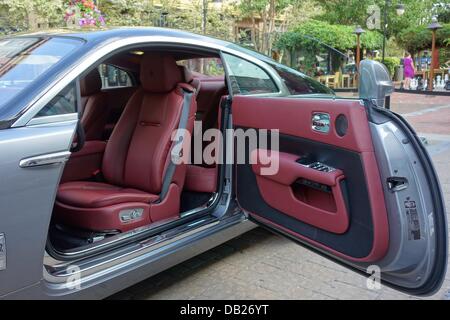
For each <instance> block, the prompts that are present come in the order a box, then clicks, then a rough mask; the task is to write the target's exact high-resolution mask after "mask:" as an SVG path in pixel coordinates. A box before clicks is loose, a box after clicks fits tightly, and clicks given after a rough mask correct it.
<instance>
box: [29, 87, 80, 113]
mask: <svg viewBox="0 0 450 320" xmlns="http://www.w3.org/2000/svg"><path fill="white" fill-rule="evenodd" d="M75 112H77V90H76V86H75V83H72V84H70V85H68V86H67V87H65V88H64V89H63V90H62V91H61V92H60V93H59V94H57V95H56V97H54V98H53V99H52V100H51V101H50V102H49V103H48V104H47V105H46V106H45V107H44V108H42V109H41V111H39V113H38V114H37V115H36V117H47V116H56V115H61V114H67V113H75Z"/></svg>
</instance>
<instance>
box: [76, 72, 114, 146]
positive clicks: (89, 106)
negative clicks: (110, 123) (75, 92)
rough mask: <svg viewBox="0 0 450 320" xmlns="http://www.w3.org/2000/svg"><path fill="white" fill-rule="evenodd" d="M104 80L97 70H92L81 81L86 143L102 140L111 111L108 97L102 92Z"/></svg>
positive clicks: (82, 121) (82, 119) (82, 120)
mask: <svg viewBox="0 0 450 320" xmlns="http://www.w3.org/2000/svg"><path fill="white" fill-rule="evenodd" d="M101 89H102V79H101V78H100V73H99V72H98V70H97V69H94V70H92V71H91V72H90V73H89V74H87V75H86V76H85V77H84V78H83V79H81V81H80V93H81V105H82V107H83V116H82V117H81V124H82V125H83V128H84V134H85V137H86V141H89V140H101V139H102V137H103V130H104V128H105V125H106V122H107V119H108V115H109V109H108V103H107V96H106V94H105V93H103V92H102V91H101Z"/></svg>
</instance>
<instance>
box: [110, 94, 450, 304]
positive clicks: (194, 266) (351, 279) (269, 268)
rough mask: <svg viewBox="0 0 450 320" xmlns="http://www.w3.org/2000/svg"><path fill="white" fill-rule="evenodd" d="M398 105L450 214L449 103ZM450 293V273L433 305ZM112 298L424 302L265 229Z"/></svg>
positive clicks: (400, 99)
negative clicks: (423, 143) (423, 144)
mask: <svg viewBox="0 0 450 320" xmlns="http://www.w3.org/2000/svg"><path fill="white" fill-rule="evenodd" d="M392 103H393V106H392V109H393V110H394V111H396V112H399V113H402V114H404V115H405V117H406V118H407V119H408V121H410V123H412V124H413V126H415V128H416V130H417V132H419V134H420V135H421V136H424V137H425V138H427V141H428V147H429V151H430V153H431V155H432V158H433V161H434V164H435V166H436V169H437V171H438V174H439V178H440V181H441V185H442V189H443V192H444V194H445V201H446V207H447V208H450V161H449V159H450V97H427V96H418V95H413V94H395V95H394V96H393V98H392ZM447 212H448V211H447ZM449 220H450V219H449ZM449 290H450V273H449V272H448V273H447V275H446V279H445V282H444V285H443V287H442V289H441V290H440V291H439V292H438V293H436V294H435V295H434V296H432V297H429V298H427V299H450V291H449ZM111 298H113V299H230V300H235V299H283V300H286V299H418V298H417V297H412V296H407V295H404V294H402V293H399V292H397V291H395V290H392V289H390V288H387V287H384V286H383V287H382V288H381V289H380V290H369V289H367V286H366V277H363V276H361V275H359V274H356V273H354V272H352V271H349V270H347V269H346V268H344V267H342V266H340V265H338V264H336V263H333V262H331V261H329V260H327V259H325V258H322V257H320V256H318V255H316V254H314V253H312V252H310V251H308V250H307V249H305V248H303V247H301V246H299V245H296V244H294V243H293V242H291V241H289V240H286V239H284V238H283V237H280V236H277V235H274V234H272V233H270V232H268V231H266V230H263V229H261V228H258V229H255V230H253V231H250V232H248V233H246V234H244V235H242V236H240V237H239V238H236V239H233V240H231V241H229V242H227V243H225V244H223V245H221V246H219V247H217V248H215V249H213V250H210V251H208V252H205V253H204V254H201V255H199V256H197V257H195V258H193V259H190V260H188V261H186V262H184V263H182V264H180V265H177V266H175V267H173V268H171V269H169V270H167V271H165V272H162V273H160V274H158V275H156V276H154V277H151V278H149V279H147V280H145V281H143V282H141V283H139V284H137V285H135V286H133V287H130V288H128V289H126V290H124V291H122V292H120V293H118V294H116V295H114V296H112V297H111Z"/></svg>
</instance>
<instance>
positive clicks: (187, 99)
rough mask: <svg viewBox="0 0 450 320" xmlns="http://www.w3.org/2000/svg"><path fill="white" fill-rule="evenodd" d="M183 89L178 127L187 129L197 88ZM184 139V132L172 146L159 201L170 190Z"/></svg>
mask: <svg viewBox="0 0 450 320" xmlns="http://www.w3.org/2000/svg"><path fill="white" fill-rule="evenodd" d="M181 90H182V92H183V96H184V100H183V107H182V110H181V116H180V122H179V124H178V129H186V127H187V123H188V119H189V113H190V109H191V101H192V95H193V94H195V90H194V91H191V90H189V89H188V88H185V87H181ZM183 141H184V134H183V135H182V136H180V138H179V139H178V141H176V142H174V146H173V147H172V151H171V154H170V162H169V165H168V167H167V170H166V174H165V175H164V179H163V183H162V187H161V193H160V194H159V202H161V201H162V200H163V199H164V198H165V197H166V195H167V192H168V191H169V187H170V183H171V182H172V178H173V175H174V174H175V170H176V168H177V165H176V163H175V162H178V161H176V160H180V158H181V157H182V155H180V154H179V153H177V150H178V148H177V146H178V145H180V144H183Z"/></svg>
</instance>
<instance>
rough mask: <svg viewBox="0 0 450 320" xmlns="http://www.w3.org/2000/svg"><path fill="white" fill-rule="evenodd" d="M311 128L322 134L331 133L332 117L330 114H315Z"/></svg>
mask: <svg viewBox="0 0 450 320" xmlns="http://www.w3.org/2000/svg"><path fill="white" fill-rule="evenodd" d="M311 128H312V129H313V130H314V131H317V132H321V133H328V132H330V115H329V114H328V113H322V112H315V113H313V116H312V118H311Z"/></svg>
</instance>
